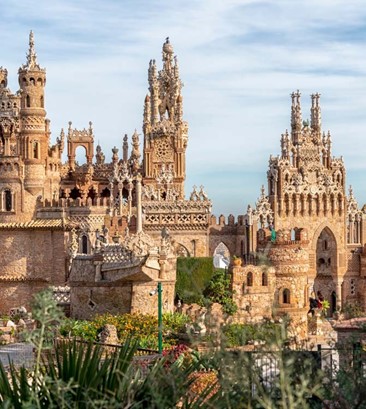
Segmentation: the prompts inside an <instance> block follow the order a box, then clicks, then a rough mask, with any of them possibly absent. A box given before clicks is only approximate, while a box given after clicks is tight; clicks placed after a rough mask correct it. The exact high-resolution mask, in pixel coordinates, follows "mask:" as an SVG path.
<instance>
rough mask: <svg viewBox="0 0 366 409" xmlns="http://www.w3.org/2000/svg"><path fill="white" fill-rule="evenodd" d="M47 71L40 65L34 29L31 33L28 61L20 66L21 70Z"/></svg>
mask: <svg viewBox="0 0 366 409" xmlns="http://www.w3.org/2000/svg"><path fill="white" fill-rule="evenodd" d="M23 70H26V71H35V70H38V71H45V69H44V68H41V67H40V65H39V64H38V62H37V53H36V49H35V45H34V34H33V31H32V30H31V31H30V33H29V49H28V54H27V62H26V64H23V65H22V66H21V67H20V68H19V71H23Z"/></svg>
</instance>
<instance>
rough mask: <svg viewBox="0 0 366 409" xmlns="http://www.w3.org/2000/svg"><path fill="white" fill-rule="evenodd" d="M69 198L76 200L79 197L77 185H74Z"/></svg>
mask: <svg viewBox="0 0 366 409" xmlns="http://www.w3.org/2000/svg"><path fill="white" fill-rule="evenodd" d="M70 197H71V199H74V200H76V199H77V198H78V197H81V193H80V190H79V189H78V188H77V187H74V188H73V189H72V190H71V192H70Z"/></svg>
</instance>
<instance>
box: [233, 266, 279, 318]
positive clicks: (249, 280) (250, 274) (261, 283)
mask: <svg viewBox="0 0 366 409" xmlns="http://www.w3.org/2000/svg"><path fill="white" fill-rule="evenodd" d="M231 275H232V276H231V277H232V290H233V292H234V295H233V300H234V301H235V303H236V305H237V306H238V311H237V313H236V314H235V315H234V316H233V320H234V321H235V322H240V323H246V322H260V321H261V320H263V318H269V319H270V318H272V306H273V293H274V289H275V275H274V270H273V269H272V268H266V267H261V266H252V265H247V266H244V267H243V266H233V267H232V269H231Z"/></svg>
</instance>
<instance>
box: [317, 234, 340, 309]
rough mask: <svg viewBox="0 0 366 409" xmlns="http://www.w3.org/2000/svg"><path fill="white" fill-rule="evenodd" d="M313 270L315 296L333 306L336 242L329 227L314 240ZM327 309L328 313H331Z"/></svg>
mask: <svg viewBox="0 0 366 409" xmlns="http://www.w3.org/2000/svg"><path fill="white" fill-rule="evenodd" d="M315 269H316V276H315V280H314V292H315V296H316V297H317V298H319V295H322V296H323V297H324V299H325V300H327V301H328V302H329V304H330V305H333V303H334V302H335V299H336V297H335V296H334V294H335V291H336V282H335V277H336V276H337V241H336V238H335V236H334V234H333V232H332V231H331V230H330V228H329V227H324V228H323V230H322V231H321V232H320V234H319V236H318V237H317V239H316V247H315ZM332 309H335V307H333V306H332V308H330V309H329V311H328V313H329V314H331V313H332Z"/></svg>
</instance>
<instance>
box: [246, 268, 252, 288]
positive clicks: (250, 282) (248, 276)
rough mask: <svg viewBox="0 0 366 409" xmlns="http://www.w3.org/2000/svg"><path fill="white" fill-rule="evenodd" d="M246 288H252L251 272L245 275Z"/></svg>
mask: <svg viewBox="0 0 366 409" xmlns="http://www.w3.org/2000/svg"><path fill="white" fill-rule="evenodd" d="M247 287H253V273H252V272H251V271H249V273H248V275H247Z"/></svg>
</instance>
